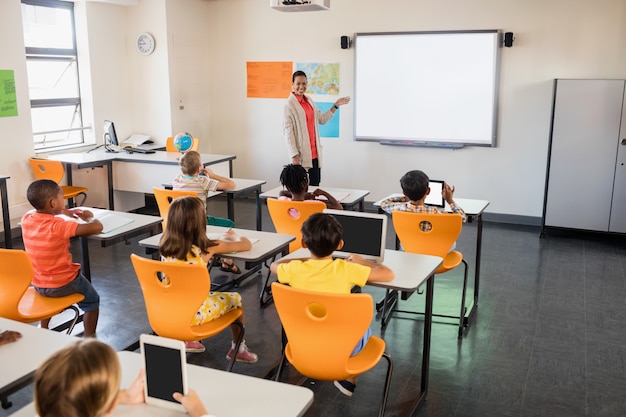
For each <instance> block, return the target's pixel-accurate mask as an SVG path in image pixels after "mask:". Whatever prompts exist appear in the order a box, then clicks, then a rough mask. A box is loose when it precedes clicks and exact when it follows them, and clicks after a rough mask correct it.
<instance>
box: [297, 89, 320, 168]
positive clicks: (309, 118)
mask: <svg viewBox="0 0 626 417" xmlns="http://www.w3.org/2000/svg"><path fill="white" fill-rule="evenodd" d="M294 95H295V94H294ZM295 96H296V98H297V99H298V102H299V103H300V105H301V106H302V109H303V110H304V114H306V127H307V130H308V131H309V143H310V144H311V158H313V159H316V158H317V141H316V140H315V112H314V111H313V106H311V103H309V101H308V100H307V98H306V96H302V97H300V96H297V95H295Z"/></svg>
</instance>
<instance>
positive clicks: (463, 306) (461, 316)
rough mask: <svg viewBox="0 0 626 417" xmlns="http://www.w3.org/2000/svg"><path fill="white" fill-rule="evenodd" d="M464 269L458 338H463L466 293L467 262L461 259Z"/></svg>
mask: <svg viewBox="0 0 626 417" xmlns="http://www.w3.org/2000/svg"><path fill="white" fill-rule="evenodd" d="M463 265H464V266H465V271H464V272H463V295H462V296H461V314H459V339H461V338H463V325H464V323H465V294H466V293H467V268H468V266H467V262H465V259H463Z"/></svg>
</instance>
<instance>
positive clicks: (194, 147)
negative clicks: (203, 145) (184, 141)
mask: <svg viewBox="0 0 626 417" xmlns="http://www.w3.org/2000/svg"><path fill="white" fill-rule="evenodd" d="M191 141H192V142H191V148H189V149H188V150H189V151H196V152H197V151H198V148H199V147H200V139H198V138H191ZM165 150H166V151H167V152H178V149H176V146H174V137H173V136H170V137H168V138H167V140H166V141H165Z"/></svg>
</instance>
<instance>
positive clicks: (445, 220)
mask: <svg viewBox="0 0 626 417" xmlns="http://www.w3.org/2000/svg"><path fill="white" fill-rule="evenodd" d="M392 219H393V227H394V229H395V230H396V235H397V236H398V239H399V240H400V243H401V244H402V247H403V248H404V250H405V251H407V252H412V253H421V254H424V255H434V256H439V257H440V258H443V263H442V264H441V266H439V268H438V269H437V270H436V271H435V274H443V273H445V272H448V271H450V270H452V269H454V268H456V267H457V266H459V265H460V264H461V263H463V265H464V268H465V270H464V272H463V295H462V296H461V310H460V311H461V312H460V314H459V316H447V315H443V314H433V316H437V317H447V318H454V319H458V320H459V334H458V336H459V339H460V338H461V337H462V336H463V325H464V319H465V313H466V308H465V294H466V291H467V262H466V261H465V260H464V259H463V254H462V253H461V252H459V251H457V250H452V251H451V250H450V248H451V247H452V245H454V242H456V240H457V239H458V237H459V235H460V234H461V229H462V228H463V219H462V218H461V216H460V215H458V214H425V213H411V212H406V211H394V212H393V213H392ZM423 224H424V227H421V226H422V225H423ZM422 229H429V230H427V231H424V230H422ZM389 291H390V290H387V295H389Z"/></svg>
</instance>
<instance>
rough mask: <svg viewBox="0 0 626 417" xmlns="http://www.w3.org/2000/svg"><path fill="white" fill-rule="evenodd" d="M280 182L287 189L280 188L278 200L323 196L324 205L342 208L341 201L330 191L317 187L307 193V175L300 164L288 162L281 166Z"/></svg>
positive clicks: (337, 208) (314, 199) (306, 199)
mask: <svg viewBox="0 0 626 417" xmlns="http://www.w3.org/2000/svg"><path fill="white" fill-rule="evenodd" d="M280 183H281V184H282V185H283V187H285V188H286V189H287V190H281V191H280V193H279V194H278V196H279V197H278V199H279V200H292V201H324V200H318V199H317V197H319V196H324V197H325V198H326V200H325V201H324V202H325V203H326V206H327V207H328V208H331V209H335V210H343V207H342V205H341V203H339V202H338V201H337V200H336V199H335V197H333V196H332V195H331V194H330V193H328V192H326V191H324V190H322V189H319V188H317V189H316V190H315V191H313V192H312V193H309V192H308V190H309V176H308V174H307V172H306V169H305V168H304V167H303V166H302V165H294V164H288V165H285V166H284V167H283V171H282V172H281V173H280Z"/></svg>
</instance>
